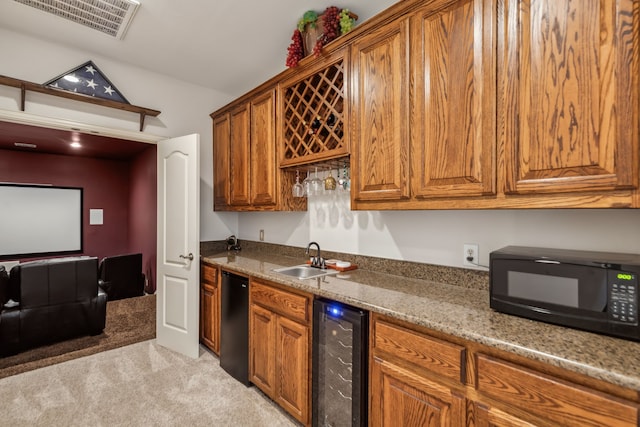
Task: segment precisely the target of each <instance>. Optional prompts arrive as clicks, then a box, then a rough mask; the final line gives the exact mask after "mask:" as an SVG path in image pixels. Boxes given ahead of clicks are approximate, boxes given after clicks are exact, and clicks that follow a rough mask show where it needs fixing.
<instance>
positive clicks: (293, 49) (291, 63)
mask: <svg viewBox="0 0 640 427" xmlns="http://www.w3.org/2000/svg"><path fill="white" fill-rule="evenodd" d="M287 52H288V54H287V62H286V65H287V67H289V68H293V67H296V66H298V62H299V61H300V60H301V59H302V58H303V57H304V48H303V47H302V33H301V32H300V30H298V29H297V28H296V29H295V31H294V32H293V36H291V44H290V45H289V47H288V48H287Z"/></svg>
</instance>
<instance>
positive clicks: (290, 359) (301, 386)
mask: <svg viewBox="0 0 640 427" xmlns="http://www.w3.org/2000/svg"><path fill="white" fill-rule="evenodd" d="M276 343H277V344H276V345H277V350H276V353H277V364H278V366H277V373H278V392H277V401H278V403H279V404H280V405H281V406H282V407H283V408H284V409H285V410H286V411H287V412H289V413H290V414H291V415H293V416H294V417H295V418H296V419H297V420H298V421H300V422H301V423H303V424H307V423H308V421H309V415H310V411H309V407H310V401H309V398H310V393H309V391H310V390H309V386H310V383H311V382H310V375H309V361H310V358H311V354H310V351H309V344H310V341H309V328H308V327H307V326H304V325H301V324H299V323H296V322H294V321H292V320H289V319H287V318H285V317H282V316H279V317H278V326H277V333H276Z"/></svg>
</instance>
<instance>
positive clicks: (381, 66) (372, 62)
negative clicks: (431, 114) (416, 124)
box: [351, 18, 410, 207]
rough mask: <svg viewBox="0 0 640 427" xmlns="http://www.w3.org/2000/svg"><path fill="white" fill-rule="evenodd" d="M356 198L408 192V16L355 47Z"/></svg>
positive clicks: (353, 166)
mask: <svg viewBox="0 0 640 427" xmlns="http://www.w3.org/2000/svg"><path fill="white" fill-rule="evenodd" d="M351 61H352V64H351V67H352V73H353V92H352V96H353V98H352V101H351V102H352V112H353V114H352V117H353V119H352V129H353V141H352V152H351V171H352V174H351V198H352V205H353V206H354V207H358V202H360V201H378V200H383V201H401V200H405V199H408V198H409V194H410V192H409V111H410V105H409V96H408V94H409V85H410V76H409V70H410V66H409V19H408V18H401V19H398V20H396V21H392V22H391V23H389V24H386V25H383V26H381V27H380V28H374V29H372V31H371V32H370V33H369V34H367V35H366V36H365V37H362V38H360V39H357V40H355V41H354V42H353V45H352V47H351Z"/></svg>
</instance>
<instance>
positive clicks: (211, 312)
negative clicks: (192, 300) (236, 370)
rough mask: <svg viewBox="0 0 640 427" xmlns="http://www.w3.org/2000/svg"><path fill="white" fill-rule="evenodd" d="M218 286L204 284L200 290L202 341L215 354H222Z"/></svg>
mask: <svg viewBox="0 0 640 427" xmlns="http://www.w3.org/2000/svg"><path fill="white" fill-rule="evenodd" d="M219 300H220V299H219V293H218V286H217V285H211V284H209V283H203V284H202V287H201V288H200V339H201V341H202V343H203V344H204V345H206V346H207V347H209V348H210V349H211V350H212V351H213V352H214V353H216V354H219V352H220V322H219V319H220V311H219Z"/></svg>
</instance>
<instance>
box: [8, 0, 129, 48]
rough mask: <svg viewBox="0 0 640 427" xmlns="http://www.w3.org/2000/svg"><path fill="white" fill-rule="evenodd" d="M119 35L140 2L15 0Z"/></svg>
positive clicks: (119, 0) (114, 35) (122, 0)
mask: <svg viewBox="0 0 640 427" xmlns="http://www.w3.org/2000/svg"><path fill="white" fill-rule="evenodd" d="M15 1H16V2H18V3H22V4H25V5H27V6H32V7H35V8H36V9H40V10H43V11H45V12H48V13H52V14H54V15H56V16H59V17H61V18H65V19H68V20H70V21H73V22H75V23H78V24H81V25H84V26H85V27H89V28H92V29H94V30H97V31H100V32H102V33H105V34H108V35H110V36H112V37H115V38H118V39H123V38H124V35H125V33H126V32H127V28H129V24H130V23H131V20H132V19H133V16H134V15H135V13H136V11H137V10H138V7H140V3H139V2H137V1H135V0H15Z"/></svg>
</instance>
